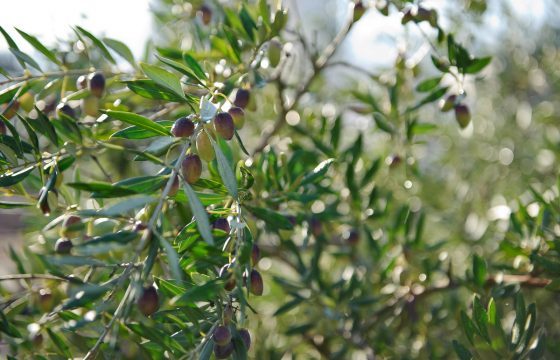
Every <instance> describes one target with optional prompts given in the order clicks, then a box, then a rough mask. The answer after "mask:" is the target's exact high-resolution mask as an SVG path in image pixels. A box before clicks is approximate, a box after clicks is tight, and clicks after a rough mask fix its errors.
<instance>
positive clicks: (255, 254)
mask: <svg viewBox="0 0 560 360" xmlns="http://www.w3.org/2000/svg"><path fill="white" fill-rule="evenodd" d="M260 258H261V249H260V248H259V246H258V245H257V244H253V247H252V248H251V261H252V263H253V266H256V265H257V264H258V262H259V260H260Z"/></svg>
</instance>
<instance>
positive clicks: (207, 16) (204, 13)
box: [199, 4, 212, 25]
mask: <svg viewBox="0 0 560 360" xmlns="http://www.w3.org/2000/svg"><path fill="white" fill-rule="evenodd" d="M199 12H200V17H201V19H202V23H203V24H204V25H208V24H210V21H212V9H211V8H210V6H208V5H206V4H203V5H202V6H201V7H200V10H199Z"/></svg>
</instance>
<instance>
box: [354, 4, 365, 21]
mask: <svg viewBox="0 0 560 360" xmlns="http://www.w3.org/2000/svg"><path fill="white" fill-rule="evenodd" d="M365 12H366V7H365V6H364V4H362V1H361V0H358V1H356V3H355V4H354V22H356V21H358V20H360V18H361V17H362V16H363V15H364V13H365Z"/></svg>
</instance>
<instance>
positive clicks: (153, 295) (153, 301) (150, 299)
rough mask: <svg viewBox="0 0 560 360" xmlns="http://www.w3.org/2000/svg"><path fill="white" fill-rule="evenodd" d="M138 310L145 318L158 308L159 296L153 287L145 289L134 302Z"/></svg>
mask: <svg viewBox="0 0 560 360" xmlns="http://www.w3.org/2000/svg"><path fill="white" fill-rule="evenodd" d="M136 305H138V309H139V310H140V312H141V313H142V314H144V315H145V316H150V315H152V314H153V313H155V312H156V311H157V309H158V308H159V295H158V293H157V290H156V288H155V287H153V286H148V287H145V288H144V289H143V290H142V294H140V297H139V298H138V300H137V301H136Z"/></svg>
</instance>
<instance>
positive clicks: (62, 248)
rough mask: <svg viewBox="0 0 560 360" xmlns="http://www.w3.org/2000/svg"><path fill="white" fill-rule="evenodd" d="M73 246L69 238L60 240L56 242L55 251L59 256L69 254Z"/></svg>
mask: <svg viewBox="0 0 560 360" xmlns="http://www.w3.org/2000/svg"><path fill="white" fill-rule="evenodd" d="M73 246H74V245H73V244H72V240H70V239H67V238H60V239H58V240H57V241H56V244H54V251H55V252H56V253H57V254H69V253H70V250H72V247H73Z"/></svg>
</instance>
